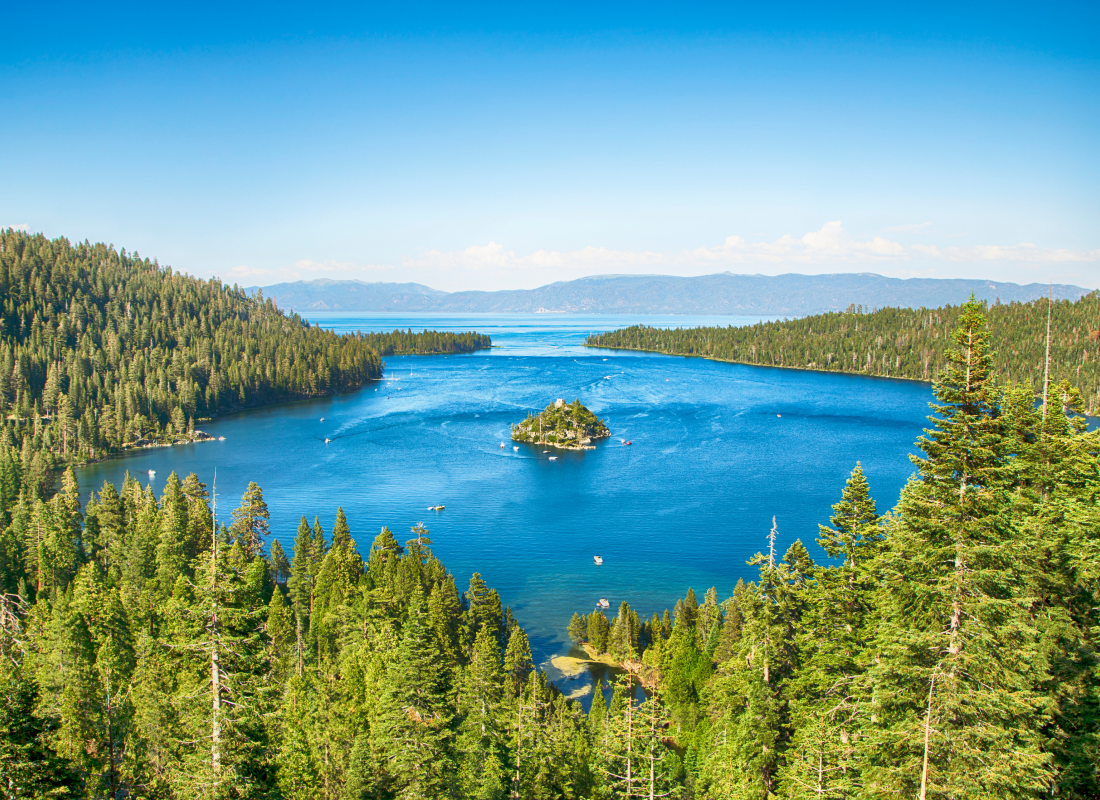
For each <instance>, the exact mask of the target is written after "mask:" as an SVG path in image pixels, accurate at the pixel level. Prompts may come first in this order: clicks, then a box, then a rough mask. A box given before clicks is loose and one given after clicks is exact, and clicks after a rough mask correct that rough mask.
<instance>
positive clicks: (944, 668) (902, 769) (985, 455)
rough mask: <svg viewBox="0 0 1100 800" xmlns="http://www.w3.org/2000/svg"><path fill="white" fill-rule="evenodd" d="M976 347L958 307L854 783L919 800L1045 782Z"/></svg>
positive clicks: (894, 532) (907, 494)
mask: <svg viewBox="0 0 1100 800" xmlns="http://www.w3.org/2000/svg"><path fill="white" fill-rule="evenodd" d="M987 339H988V333H987V331H986V329H985V322H984V317H983V314H982V307H981V305H980V304H979V303H977V302H975V301H974V300H973V299H971V300H970V301H969V302H968V303H966V304H964V306H963V309H962V313H961V315H960V318H959V326H958V328H957V329H956V330H955V332H954V334H953V336H952V340H953V342H954V348H953V349H951V350H949V351H948V353H947V361H948V366H947V368H946V369H945V371H944V373H943V374H942V375H941V376H940V378H939V380H938V381H937V382H936V383H935V384H934V391H935V394H936V397H937V399H938V401H939V402H938V404H936V405H934V406H933V408H934V410H935V411H936V413H937V415H938V416H935V417H931V418H930V419H931V421H932V423H933V428H931V429H929V430H928V433H927V435H926V436H924V437H922V438H921V439H920V440H919V445H920V447H921V449H922V450H923V451H924V453H925V456H924V457H923V458H916V457H915V458H914V462H915V463H916V465H917V469H918V472H919V479H917V480H914V481H911V482H910V483H909V484H908V485H907V486H906V487H905V489H904V491H903V492H902V498H901V502H900V505H899V512H900V514H899V516H898V518H897V520H896V522H894V523H893V524H892V525H891V528H890V531H889V536H888V539H887V541H888V548H887V550H886V552H885V554H884V556H883V558H882V569H883V572H884V579H883V593H882V616H883V619H882V620H881V622H879V623H878V626H877V627H878V634H879V635H878V637H877V640H876V643H875V650H876V652H875V665H874V667H873V669H872V671H871V678H872V687H873V692H874V700H873V704H872V708H871V714H873V715H874V723H873V724H872V725H871V726H870V727H869V728H868V736H869V741H868V743H867V745H866V746H865V747H863V748H861V751H862V752H863V753H864V756H865V759H866V760H865V763H864V767H863V773H864V780H865V781H867V782H868V783H873V784H874V785H876V786H878V787H880V791H884V792H885V791H897V792H904V793H909V794H911V795H914V796H917V797H919V798H921V800H923V799H924V798H926V797H936V796H990V797H992V796H997V797H1025V796H1032V795H1034V794H1036V793H1040V792H1043V791H1046V790H1047V788H1048V787H1049V785H1050V759H1049V756H1048V755H1046V754H1044V753H1043V752H1042V750H1041V745H1040V740H1039V735H1038V732H1037V730H1038V728H1039V727H1040V726H1041V725H1042V724H1043V723H1044V721H1045V717H1046V714H1045V712H1044V711H1043V709H1042V703H1041V698H1040V697H1038V696H1037V695H1036V693H1035V691H1034V689H1033V687H1034V686H1035V683H1036V680H1037V678H1038V677H1039V676H1038V675H1037V674H1036V671H1037V670H1038V671H1041V670H1042V664H1041V662H1040V661H1039V660H1038V659H1037V658H1036V655H1037V652H1036V630H1035V624H1034V621H1033V620H1031V619H1029V617H1028V614H1027V612H1026V608H1023V607H1021V604H1020V602H1019V600H1021V599H1022V598H1023V597H1024V595H1025V594H1026V587H1025V586H1022V585H1021V581H1020V579H1019V573H1018V571H1017V570H1016V565H1015V563H1014V562H1015V560H1016V557H1017V552H1018V550H1019V548H1018V546H1017V543H1016V542H1014V541H1013V538H1012V532H1011V530H1010V529H1008V528H1006V526H1005V525H1004V520H1003V518H1002V517H1001V516H1000V515H999V514H998V500H999V497H1000V496H1001V495H1000V492H1001V491H1002V489H1003V486H1004V482H1005V473H1004V459H1005V437H1004V433H1003V426H1002V422H1001V419H1000V414H999V408H998V406H997V400H998V394H997V392H996V390H995V387H994V386H993V382H992V378H991V374H990V366H991V356H990V353H989V352H988V347H987ZM1019 544H1020V545H1022V544H1023V543H1019ZM1020 555H1023V553H1022V552H1020Z"/></svg>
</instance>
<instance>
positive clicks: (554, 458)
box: [550, 456, 558, 461]
mask: <svg viewBox="0 0 1100 800" xmlns="http://www.w3.org/2000/svg"><path fill="white" fill-rule="evenodd" d="M550 460H551V461H557V460H558V457H557V456H550Z"/></svg>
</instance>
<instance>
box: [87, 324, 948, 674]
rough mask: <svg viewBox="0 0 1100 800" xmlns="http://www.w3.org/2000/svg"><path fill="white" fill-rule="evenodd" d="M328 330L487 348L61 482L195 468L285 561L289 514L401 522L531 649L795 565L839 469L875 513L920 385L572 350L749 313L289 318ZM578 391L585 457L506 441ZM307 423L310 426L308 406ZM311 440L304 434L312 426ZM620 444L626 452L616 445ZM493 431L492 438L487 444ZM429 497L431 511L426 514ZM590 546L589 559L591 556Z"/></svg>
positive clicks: (917, 429) (896, 485) (914, 425)
mask: <svg viewBox="0 0 1100 800" xmlns="http://www.w3.org/2000/svg"><path fill="white" fill-rule="evenodd" d="M307 316H308V317H309V319H311V320H312V321H314V322H316V323H318V324H321V325H324V326H325V327H331V328H335V329H337V330H341V331H343V330H356V329H358V330H363V331H368V330H392V329H393V328H395V327H401V328H408V327H411V328H413V329H418V328H432V329H437V330H438V329H451V330H477V331H479V332H483V333H488V334H489V335H491V336H492V337H493V342H494V345H496V346H495V347H494V348H493V349H492V350H487V351H483V352H480V353H475V354H470V355H461V356H449V357H445V356H407V357H391V358H388V359H386V378H385V379H384V380H382V381H379V382H377V383H374V384H371V385H369V386H367V387H365V388H363V389H361V390H359V391H356V392H353V393H351V394H347V395H341V396H339V397H329V398H323V399H318V400H310V401H304V402H299V403H288V404H284V405H279V406H272V407H267V408H263V409H256V410H251V411H246V412H242V413H239V414H235V415H230V416H226V417H222V418H219V419H217V420H214V421H212V422H209V423H204V424H203V425H202V428H203V430H206V431H208V432H209V433H211V434H213V435H215V436H224V437H225V441H221V442H205V443H201V444H194V445H186V446H179V447H172V448H163V449H156V450H148V451H142V452H140V453H133V454H129V455H126V456H124V457H122V458H119V459H116V460H112V461H109V462H105V463H101V464H94V465H91V466H89V467H85V468H83V469H81V470H80V471H79V473H78V477H79V480H80V484H81V487H82V489H83V490H84V491H85V493H86V492H87V491H88V490H90V489H98V488H99V486H100V485H102V483H103V481H104V480H110V481H112V482H115V483H116V484H117V483H120V482H121V480H122V477H123V475H124V473H125V472H126V470H129V471H130V472H131V473H132V474H134V475H135V477H138V478H139V479H140V480H141V481H142V482H143V483H145V482H147V480H148V479H147V477H146V474H147V470H150V469H152V470H155V471H156V477H155V479H154V480H153V487H154V489H155V490H156V491H157V492H158V494H159V492H160V491H161V489H162V488H163V485H164V481H165V479H166V478H167V477H168V475H169V473H170V472H172V471H173V470H174V471H176V472H177V473H179V474H180V475H181V476H184V475H186V474H187V473H189V472H195V473H197V474H198V475H199V477H200V479H201V480H203V481H204V482H206V483H207V484H209V483H211V481H212V479H213V476H214V469H215V468H217V477H218V480H217V491H218V510H219V514H222V515H225V517H226V518H228V514H229V511H230V509H232V508H233V507H235V506H236V505H237V503H238V502H239V500H240V496H241V494H242V493H243V492H244V490H245V487H246V486H247V484H248V482H249V481H250V480H254V481H256V482H257V483H259V484H260V486H262V487H263V490H264V496H265V498H266V499H267V502H268V506H269V508H270V511H271V530H272V533H273V535H274V536H275V537H277V538H278V539H279V540H280V542H281V543H282V544H283V546H284V547H285V548H286V549H287V552H288V553H289V552H290V550H291V547H292V544H293V539H294V533H295V530H296V529H297V525H298V520H299V518H300V517H301V516H302V515H303V514H305V515H306V516H307V518H308V519H309V520H310V521H311V522H312V520H313V517H314V516H315V515H316V516H319V517H320V519H321V523H322V525H323V526H324V528H325V530H326V531H331V528H332V522H333V519H334V517H335V513H336V507H337V506H338V505H340V506H343V508H344V511H345V512H346V513H347V516H348V521H349V524H350V525H351V529H352V532H353V534H354V535H355V538H356V541H357V542H358V544H359V547H360V551H361V552H362V553H364V554H366V552H367V550H368V548H369V547H370V543H371V541H372V539H373V538H374V536H375V535H376V534H377V533H378V531H379V529H380V528H381V527H382V526H383V525H385V526H388V527H389V528H390V529H391V530H393V531H394V533H395V535H396V536H397V538H398V539H399V540H400V541H404V540H405V539H406V538H409V534H408V531H409V528H410V527H411V526H413V525H415V524H416V523H418V522H421V521H423V522H424V523H425V524H426V525H427V527H428V528H429V529H430V530H431V538H432V539H433V540H434V543H435V544H434V545H433V549H434V551H435V552H436V554H437V555H439V557H440V558H441V559H442V560H443V562H444V563H445V564H446V565H447V566H448V567H449V568H450V569H451V570H452V572H453V573H454V574H455V578H456V582H457V583H458V585H459V589H460V591H462V590H464V589H465V587H466V584H467V582H468V580H469V577H470V574H471V573H472V572H474V571H478V572H480V573H481V574H482V575H483V576H484V577H485V579H486V580H487V581H488V582H489V584H490V585H491V586H494V587H495V588H496V589H498V591H499V592H500V594H501V597H502V599H503V601H504V603H505V604H508V605H510V606H511V607H512V610H513V612H514V613H515V615H516V617H517V618H518V619H519V620H520V622H521V623H522V624H523V625H524V627H525V628H526V629H527V631H528V633H529V634H530V636H531V642H532V647H533V649H534V651H535V656H536V660H537V661H539V662H544V661H545V660H546V659H548V658H549V657H551V656H552V655H554V654H558V653H564V652H565V651H567V650H568V640H567V636H566V632H565V627H566V624H567V623H568V621H569V618H570V616H571V615H572V614H573V612H574V611H581V612H584V613H587V612H588V611H590V610H591V609H592V607H593V605H594V603H595V601H596V600H597V599H598V598H601V597H606V598H607V599H608V600H609V601H610V602H611V606H612V609H611V611H612V613H614V611H615V610H616V609H617V607H618V605H619V603H620V602H621V601H623V600H626V601H627V602H629V603H630V604H631V606H633V607H634V608H636V609H637V610H638V612H639V614H641V615H643V616H645V617H648V616H649V615H650V614H652V613H653V612H654V611H661V610H662V609H664V608H666V607H671V605H672V604H674V603H675V601H676V599H677V598H678V597H681V596H682V595H683V594H684V592H685V591H686V590H687V588H688V587H689V586H692V587H694V588H695V591H696V593H697V594H698V595H699V597H700V599H701V598H702V593H703V592H704V591H705V590H706V589H707V587H710V586H716V587H717V589H718V593H719V598H720V599H722V598H725V597H727V596H728V595H729V593H730V591H731V590H732V588H733V586H734V584H735V583H736V582H737V579H738V578H745V579H751V578H752V577H754V574H755V572H754V569H753V568H751V567H748V566H747V565H746V563H745V562H746V560H747V559H749V558H750V557H751V556H752V555H753V554H754V553H756V552H758V551H760V550H763V549H764V548H765V547H766V546H767V540H766V536H767V533H768V530H769V529H770V528H771V524H772V516H773V515H774V516H775V517H776V520H777V523H778V530H779V544H780V547H781V549H785V548H786V547H787V546H789V545H790V544H791V543H792V542H793V541H794V540H795V539H801V540H802V541H803V543H804V544H806V545H807V547H809V549H810V551H811V553H813V554H814V555H815V556H822V555H823V554H822V553H821V551H820V549H819V548H818V547H817V545H816V543H815V542H814V540H815V538H816V536H817V535H818V532H817V526H818V524H819V523H827V522H828V518H829V514H830V506H831V505H832V504H833V503H835V502H837V500H838V499H839V496H840V492H841V490H842V488H843V486H844V481H845V480H846V479H847V477H848V474H849V473H850V471H851V469H852V467H853V466H854V465H855V463H856V461H862V463H863V468H864V471H865V472H866V474H867V476H868V480H869V481H870V484H871V488H872V491H873V494H874V496H875V498H876V500H877V501H878V503H879V509H880V511H885V510H887V509H888V508H890V507H891V506H893V504H894V503H895V502H896V501H897V498H898V493H899V491H900V489H901V487H902V486H903V484H904V483H905V481H906V480H907V479H908V477H909V475H910V474H911V473H912V471H913V468H912V464H911V463H910V461H909V459H908V457H907V456H908V454H909V453H911V452H914V447H913V442H914V441H915V439H916V438H917V436H919V435H920V433H921V429H922V427H923V426H924V425H925V424H926V421H925V417H926V415H927V414H928V406H927V403H928V401H929V400H930V399H931V390H930V387H929V386H928V385H927V384H922V383H915V382H909V381H898V380H884V379H874V378H860V377H855V376H846V375H828V374H822V373H815V372H802V371H795V370H783V369H769V368H761V367H748V366H742V365H736V364H723V363H718V362H713V361H706V360H703V359H698V358H680V357H670V356H661V355H653V354H641V353H626V352H619V351H607V350H591V349H587V348H584V347H583V346H581V343H582V342H583V339H584V337H585V336H586V335H588V334H589V333H591V332H593V331H600V330H609V329H613V328H617V327H622V326H624V325H628V324H634V323H639V322H641V323H645V324H650V325H660V326H667V327H676V326H684V327H687V326H695V325H702V324H722V325H726V324H746V323H749V322H754V321H756V319H757V318H730V317H714V318H707V317H636V316H632V317H616V316H608V315H599V316H580V315H557V314H555V315H530V314H516V315H461V316H459V315H448V316H438V315H410V314H403V315H384V314H371V315H364V314H348V313H344V314H309V315H307ZM559 397H560V398H564V399H565V400H567V401H572V400H573V399H575V398H580V400H581V402H582V403H584V404H585V405H586V406H588V407H589V408H590V409H592V411H594V412H595V413H596V414H597V415H598V416H600V417H601V418H606V419H607V420H608V423H609V425H610V428H611V430H612V434H613V436H612V438H611V439H610V440H605V441H604V442H602V443H600V444H599V446H598V447H597V448H596V449H595V450H591V451H587V452H559V453H551V454H549V455H557V456H558V458H557V460H555V461H551V460H549V455H548V454H544V453H543V452H542V450H543V448H541V447H532V446H527V445H522V446H520V450H519V451H518V452H516V451H513V445H512V443H511V441H510V440H509V431H510V426H511V424H512V423H514V422H518V421H519V420H521V419H522V418H523V417H525V416H526V415H527V413H528V412H529V411H537V410H540V409H542V408H543V407H545V406H546V405H547V404H548V403H550V402H552V401H553V400H555V399H556V398H559ZM322 417H323V418H324V421H323V422H322V421H321V418H322ZM326 438H328V439H330V440H331V441H330V442H329V443H328V444H325V439H326ZM620 439H628V440H631V441H632V442H633V445H632V446H629V447H627V446H624V445H623V444H622V443H621V442H620ZM502 442H503V443H504V444H505V447H504V448H503V449H501V447H500V444H501V443H502ZM437 503H441V504H444V505H445V506H446V509H445V510H444V511H442V512H432V511H427V510H426V509H427V507H428V506H429V505H435V504H437ZM594 555H601V556H603V558H604V563H603V565H602V566H596V565H595V564H594V562H593V556H594Z"/></svg>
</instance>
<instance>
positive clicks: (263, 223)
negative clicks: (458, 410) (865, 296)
mask: <svg viewBox="0 0 1100 800" xmlns="http://www.w3.org/2000/svg"><path fill="white" fill-rule="evenodd" d="M161 6H163V7H161ZM517 6H522V8H517ZM763 6H767V7H766V8H764V7H763ZM3 20H4V28H5V29H6V30H5V34H4V46H3V47H0V104H2V107H3V109H4V116H5V123H4V124H3V125H2V126H0V152H2V153H3V161H2V162H0V163H2V168H0V227H14V228H18V229H22V230H26V231H30V232H41V233H43V234H44V235H46V236H49V237H58V236H65V237H67V238H69V239H70V240H74V241H77V240H80V241H82V240H84V239H88V240H90V241H93V242H96V241H104V242H108V243H112V244H114V245H115V246H117V247H124V248H126V249H127V250H128V251H130V252H133V251H137V252H138V253H140V254H141V255H144V256H148V257H150V258H156V259H157V260H158V261H159V262H160V263H161V264H162V265H170V266H172V267H174V268H176V269H178V270H181V271H184V272H188V273H190V274H193V275H197V276H201V277H210V276H218V277H220V278H221V279H223V280H226V281H228V282H230V283H239V284H241V285H242V286H252V285H260V286H266V285H270V284H273V283H278V282H281V281H286V280H310V279H315V278H332V279H343V278H354V279H358V280H363V281H398V282H405V281H415V282H418V283H424V284H427V285H429V286H432V287H435V288H437V289H444V290H452V291H453V290H461V289H504V288H533V287H536V286H541V285H544V284H547V283H551V282H553V281H557V280H570V279H573V278H578V277H582V276H585V275H597V274H612V273H629V274H641V273H648V274H675V275H703V274H710V273H715V272H723V271H730V272H735V273H761V274H780V273H787V272H800V273H832V272H875V273H879V274H883V275H890V276H895V277H902V278H905V277H972V278H987V279H993V280H998V281H1015V282H1019V283H1030V282H1033V281H1034V282H1047V281H1054V282H1058V283H1072V284H1077V285H1080V286H1085V287H1089V288H1098V287H1100V124H1098V123H1100V44H1098V41H1097V38H1096V36H1095V31H1096V30H1097V27H1098V25H1097V24H1098V22H1100V4H1096V3H1095V2H1094V3H1064V4H1063V3H1045V4H1028V5H1023V4H1012V3H997V4H992V3H991V4H981V3H976V4H960V3H957V2H955V3H952V4H936V3H930V4H884V3H879V4H874V5H870V4H866V5H860V4H848V5H829V4H822V3H815V4H797V3H775V4H761V3H754V4H751V5H749V4H737V3H727V4H724V5H723V6H722V8H721V10H715V9H714V8H712V7H710V6H706V5H701V4H700V5H696V4H690V3H679V4H671V3H670V4H666V5H647V4H645V3H631V4H615V3H609V4H601V5H600V6H599V7H598V8H593V7H592V4H570V3H564V2H560V3H527V4H518V3H517V4H508V5H504V4H500V5H494V4H478V5H476V6H475V5H467V4H455V3H451V4H440V5H430V4H414V3H407V4H394V3H388V4H385V5H371V4H359V5H355V6H351V5H347V6H344V5H337V4H325V3H308V4H307V3H298V4H280V3H278V2H275V3H265V4H263V5H248V4H239V5H231V6H228V7H227V6H226V5H225V4H210V3H201V2H200V3H189V4H171V5H170V4H152V3H144V4H140V5H139V4H110V6H109V7H108V8H101V7H98V4H89V3H83V4H56V3H49V2H45V3H34V4H32V3H21V4H14V3H12V4H10V5H9V4H5V6H4V8H3Z"/></svg>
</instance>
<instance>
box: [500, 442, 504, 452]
mask: <svg viewBox="0 0 1100 800" xmlns="http://www.w3.org/2000/svg"><path fill="white" fill-rule="evenodd" d="M500 449H501V450H503V449H504V442H501V443H500Z"/></svg>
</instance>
